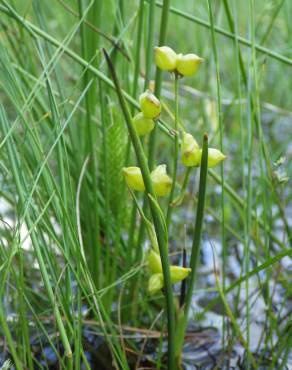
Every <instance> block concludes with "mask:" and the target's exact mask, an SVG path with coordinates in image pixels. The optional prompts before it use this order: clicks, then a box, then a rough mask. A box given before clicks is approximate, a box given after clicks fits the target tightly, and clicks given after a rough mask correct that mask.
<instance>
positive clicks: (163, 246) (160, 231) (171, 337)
mask: <svg viewBox="0 0 292 370" xmlns="http://www.w3.org/2000/svg"><path fill="white" fill-rule="evenodd" d="M104 54H105V57H106V61H107V64H108V67H109V69H110V73H111V75H112V79H113V82H114V84H115V87H116V93H117V95H118V98H119V102H120V106H121V109H122V112H123V114H124V118H125V121H126V124H127V128H128V131H129V134H130V137H131V141H132V144H133V146H134V150H135V153H136V156H137V160H138V164H139V166H140V169H141V172H142V176H143V181H144V184H145V189H146V192H147V193H148V194H149V195H150V196H151V198H152V199H154V200H156V196H155V194H154V191H153V186H152V182H151V177H150V171H149V167H148V165H147V158H146V156H145V154H144V151H143V147H142V144H141V142H140V139H139V137H138V135H137V132H136V130H135V128H134V126H133V125H132V122H131V115H130V112H129V110H128V107H127V105H126V101H125V99H124V96H123V93H122V89H121V87H120V83H119V80H118V78H117V75H116V72H115V69H114V66H113V64H112V62H111V60H110V58H109V56H108V54H107V53H106V51H105V50H104ZM150 210H151V214H152V219H153V223H154V227H155V231H156V235H157V240H158V246H159V251H160V257H161V263H162V270H163V278H164V283H165V294H166V309H167V321H168V368H169V369H175V362H174V341H175V315H174V301H173V292H172V285H171V279H170V270H169V260H168V247H167V243H166V240H167V239H166V235H165V231H164V226H163V224H162V220H161V216H160V214H159V212H158V211H157V208H156V207H155V204H154V203H153V202H152V201H150Z"/></svg>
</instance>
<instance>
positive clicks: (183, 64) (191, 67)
mask: <svg viewBox="0 0 292 370" xmlns="http://www.w3.org/2000/svg"><path fill="white" fill-rule="evenodd" d="M202 62H203V59H202V58H200V57H198V56H197V55H196V54H186V55H182V54H180V55H179V56H178V59H177V65H176V69H177V71H178V72H179V73H180V74H181V75H183V76H193V75H194V74H196V72H197V71H198V69H199V67H200V65H201V63H202Z"/></svg>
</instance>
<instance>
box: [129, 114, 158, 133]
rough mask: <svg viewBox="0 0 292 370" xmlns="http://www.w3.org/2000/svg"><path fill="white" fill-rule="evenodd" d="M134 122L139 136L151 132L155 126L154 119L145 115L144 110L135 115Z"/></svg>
mask: <svg viewBox="0 0 292 370" xmlns="http://www.w3.org/2000/svg"><path fill="white" fill-rule="evenodd" d="M132 123H133V126H134V127H135V129H136V131H137V134H138V135H139V136H143V135H147V134H149V132H151V131H152V130H153V128H154V126H155V123H154V121H153V119H152V118H147V117H145V116H144V114H143V113H142V112H139V113H138V114H136V116H135V117H133V119H132Z"/></svg>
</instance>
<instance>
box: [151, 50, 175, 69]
mask: <svg viewBox="0 0 292 370" xmlns="http://www.w3.org/2000/svg"><path fill="white" fill-rule="evenodd" d="M154 52H155V63H156V65H157V67H159V68H160V69H162V70H163V71H169V72H173V71H174V70H175V69H176V63H177V54H176V52H175V51H174V50H172V49H171V48H170V47H168V46H160V47H156V48H154Z"/></svg>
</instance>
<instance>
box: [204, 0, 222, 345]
mask: <svg viewBox="0 0 292 370" xmlns="http://www.w3.org/2000/svg"><path fill="white" fill-rule="evenodd" d="M208 8H209V18H210V25H211V37H212V49H213V54H214V60H215V66H216V82H217V101H218V121H219V140H220V150H221V152H223V131H224V127H223V122H222V107H221V83H220V66H219V59H218V52H217V47H216V38H215V28H214V20H213V12H212V7H211V2H210V0H208ZM220 175H221V223H220V226H221V244H222V286H223V292H225V285H226V260H227V249H226V242H225V211H224V205H225V190H224V164H223V162H221V166H220ZM225 329H226V320H225V317H223V320H222V346H223V349H224V347H225Z"/></svg>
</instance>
